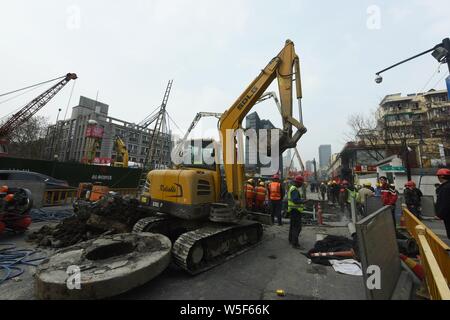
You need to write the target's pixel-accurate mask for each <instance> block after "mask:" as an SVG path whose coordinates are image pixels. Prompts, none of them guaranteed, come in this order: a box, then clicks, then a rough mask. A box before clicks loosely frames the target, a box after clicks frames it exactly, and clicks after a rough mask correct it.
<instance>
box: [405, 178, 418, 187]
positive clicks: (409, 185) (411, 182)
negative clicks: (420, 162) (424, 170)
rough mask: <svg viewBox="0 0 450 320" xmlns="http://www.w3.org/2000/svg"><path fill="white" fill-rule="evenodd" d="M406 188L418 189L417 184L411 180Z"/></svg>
mask: <svg viewBox="0 0 450 320" xmlns="http://www.w3.org/2000/svg"><path fill="white" fill-rule="evenodd" d="M405 187H409V188H415V187H416V183H415V182H414V181H412V180H410V181H408V182H407V183H406V184H405Z"/></svg>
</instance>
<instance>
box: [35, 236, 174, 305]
mask: <svg viewBox="0 0 450 320" xmlns="http://www.w3.org/2000/svg"><path fill="white" fill-rule="evenodd" d="M171 247H172V244H171V242H170V240H169V239H168V238H167V237H165V236H163V235H161V234H152V233H139V234H134V233H133V234H130V233H128V234H116V235H109V236H103V237H100V238H97V239H94V240H90V241H86V242H82V243H79V244H77V245H74V246H71V247H68V248H65V249H63V250H60V251H58V252H57V253H56V254H55V255H53V256H51V257H50V258H49V259H47V260H46V261H44V262H43V264H41V265H40V266H39V267H38V269H37V272H36V280H35V295H36V297H37V298H38V299H101V298H107V297H112V296H115V295H118V294H121V293H124V292H126V291H128V290H130V289H132V288H135V287H137V286H139V285H142V284H144V283H146V282H148V281H149V280H151V279H153V278H154V277H156V276H157V275H159V274H160V273H161V272H162V271H164V270H165V269H166V268H167V266H168V265H169V263H170V254H171Z"/></svg>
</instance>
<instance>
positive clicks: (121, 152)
mask: <svg viewBox="0 0 450 320" xmlns="http://www.w3.org/2000/svg"><path fill="white" fill-rule="evenodd" d="M114 150H115V151H116V160H115V161H114V163H113V166H114V167H121V168H128V150H127V146H126V145H125V142H123V140H122V139H121V138H120V137H119V136H117V137H116V141H115V142H114Z"/></svg>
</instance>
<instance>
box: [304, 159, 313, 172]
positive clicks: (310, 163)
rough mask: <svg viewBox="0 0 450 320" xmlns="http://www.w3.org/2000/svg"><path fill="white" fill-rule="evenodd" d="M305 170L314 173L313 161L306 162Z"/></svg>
mask: <svg viewBox="0 0 450 320" xmlns="http://www.w3.org/2000/svg"><path fill="white" fill-rule="evenodd" d="M305 169H306V171H308V172H314V161H310V160H308V161H306V163H305Z"/></svg>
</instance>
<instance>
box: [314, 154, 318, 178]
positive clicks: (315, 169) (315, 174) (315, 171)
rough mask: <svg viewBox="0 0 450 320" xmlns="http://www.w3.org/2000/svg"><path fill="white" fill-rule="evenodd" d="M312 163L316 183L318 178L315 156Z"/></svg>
mask: <svg viewBox="0 0 450 320" xmlns="http://www.w3.org/2000/svg"><path fill="white" fill-rule="evenodd" d="M313 164H314V179H316V183H317V182H318V180H317V162H316V158H314V160H313Z"/></svg>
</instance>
